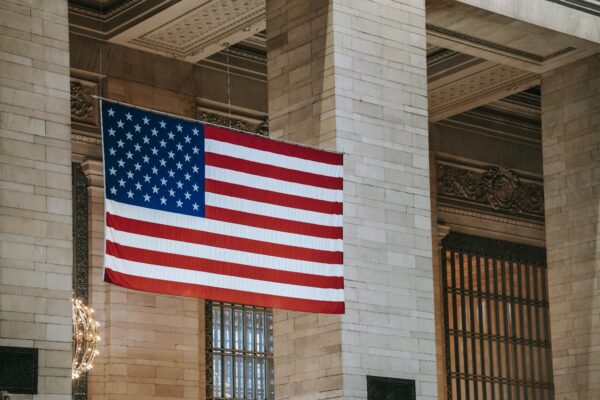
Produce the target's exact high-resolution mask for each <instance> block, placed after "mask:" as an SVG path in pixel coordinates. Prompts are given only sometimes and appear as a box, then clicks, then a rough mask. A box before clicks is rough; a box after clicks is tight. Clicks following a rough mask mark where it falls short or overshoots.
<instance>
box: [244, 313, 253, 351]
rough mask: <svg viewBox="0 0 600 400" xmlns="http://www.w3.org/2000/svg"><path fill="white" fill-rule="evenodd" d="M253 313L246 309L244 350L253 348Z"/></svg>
mask: <svg viewBox="0 0 600 400" xmlns="http://www.w3.org/2000/svg"><path fill="white" fill-rule="evenodd" d="M253 320H254V313H253V312H252V311H246V324H245V325H246V337H245V340H246V351H253V350H254V329H253Z"/></svg>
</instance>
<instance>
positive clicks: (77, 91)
mask: <svg viewBox="0 0 600 400" xmlns="http://www.w3.org/2000/svg"><path fill="white" fill-rule="evenodd" d="M97 93H98V85H97V83H95V82H88V81H84V80H80V79H72V80H71V119H72V120H73V121H77V122H81V123H84V124H89V125H93V126H98V101H97V100H96V99H95V98H94V97H93V96H94V95H96V94H97Z"/></svg>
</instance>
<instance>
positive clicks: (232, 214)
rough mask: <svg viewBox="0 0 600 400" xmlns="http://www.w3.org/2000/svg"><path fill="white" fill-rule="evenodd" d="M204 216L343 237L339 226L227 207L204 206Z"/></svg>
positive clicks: (293, 231) (310, 233) (224, 220)
mask: <svg viewBox="0 0 600 400" xmlns="http://www.w3.org/2000/svg"><path fill="white" fill-rule="evenodd" d="M204 216H205V217H206V218H209V219H214V220H217V221H223V222H231V223H234V224H240V225H248V226H253V227H255V228H264V229H271V230H274V231H280V232H288V233H297V234H299V235H308V236H315V237H322V238H326V239H342V237H343V228H342V227H341V226H325V225H317V224H311V223H308V222H298V221H290V220H288V219H283V218H275V217H267V216H264V215H257V214H251V213H246V212H243V211H236V210H230V209H228V208H219V207H213V206H205V207H204Z"/></svg>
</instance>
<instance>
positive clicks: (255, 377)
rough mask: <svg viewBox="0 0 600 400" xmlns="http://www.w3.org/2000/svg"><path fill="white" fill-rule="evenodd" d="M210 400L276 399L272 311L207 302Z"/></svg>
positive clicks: (208, 386) (208, 396)
mask: <svg viewBox="0 0 600 400" xmlns="http://www.w3.org/2000/svg"><path fill="white" fill-rule="evenodd" d="M206 338H207V339H206V340H207V343H206V349H207V357H206V362H207V377H206V378H207V379H206V382H207V384H206V392H207V398H208V399H214V400H217V399H254V400H272V399H274V398H275V387H274V386H275V385H274V373H273V372H274V371H273V312H272V310H270V309H266V308H261V307H251V306H244V305H240V304H228V303H217V302H206Z"/></svg>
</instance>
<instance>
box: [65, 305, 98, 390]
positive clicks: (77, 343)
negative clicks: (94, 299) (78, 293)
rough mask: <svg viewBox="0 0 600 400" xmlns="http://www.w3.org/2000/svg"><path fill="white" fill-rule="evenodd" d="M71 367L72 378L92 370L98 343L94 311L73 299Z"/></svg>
mask: <svg viewBox="0 0 600 400" xmlns="http://www.w3.org/2000/svg"><path fill="white" fill-rule="evenodd" d="M71 301H72V306H73V307H72V308H73V365H72V378H73V379H77V378H79V377H80V376H81V375H82V374H83V373H84V372H87V371H89V370H90V369H92V362H93V361H94V358H95V357H96V356H97V355H98V354H99V353H98V350H96V346H97V344H98V342H99V341H100V335H99V334H98V327H99V326H100V323H99V322H98V321H96V318H94V310H93V309H92V308H90V307H88V306H86V305H85V304H83V302H82V301H81V300H79V299H73V300H71Z"/></svg>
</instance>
